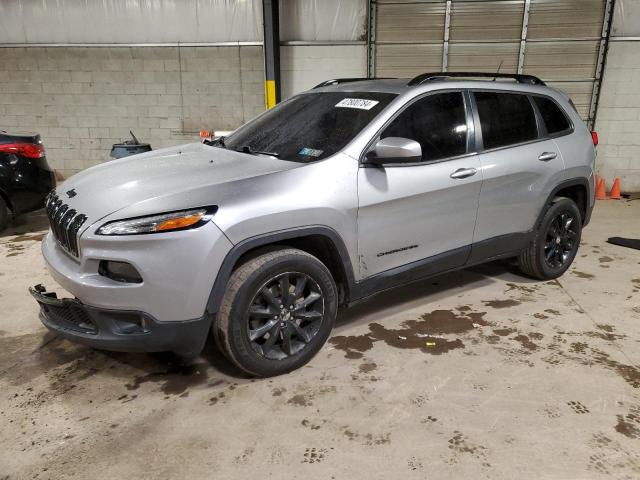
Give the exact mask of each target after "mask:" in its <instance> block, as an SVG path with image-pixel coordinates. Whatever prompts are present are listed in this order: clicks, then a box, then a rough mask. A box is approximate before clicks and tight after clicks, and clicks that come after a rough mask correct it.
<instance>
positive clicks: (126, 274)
mask: <svg viewBox="0 0 640 480" xmlns="http://www.w3.org/2000/svg"><path fill="white" fill-rule="evenodd" d="M98 273H99V274H100V275H102V276H103V277H107V278H110V279H111V280H115V281H116V282H123V283H142V277H141V276H140V274H139V273H138V271H137V270H136V269H135V267H134V266H133V265H131V264H130V263H127V262H116V261H112V260H100V266H99V267H98Z"/></svg>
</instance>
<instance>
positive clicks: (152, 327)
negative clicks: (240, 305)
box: [29, 285, 212, 356]
mask: <svg viewBox="0 0 640 480" xmlns="http://www.w3.org/2000/svg"><path fill="white" fill-rule="evenodd" d="M29 293H31V295H32V296H33V298H35V300H36V301H37V302H38V303H39V304H40V321H41V322H42V323H43V324H44V326H45V327H47V328H48V329H49V330H51V331H52V332H55V333H57V334H58V335H60V336H61V337H64V338H67V339H69V340H72V341H74V342H78V343H82V344H84V345H88V346H90V347H94V348H101V349H104V350H113V351H120V352H164V351H172V352H175V353H177V354H179V355H184V356H192V355H198V354H199V353H200V352H201V351H202V349H203V348H204V345H205V342H206V340H207V337H208V333H209V329H210V328H211V321H212V316H211V315H208V314H205V315H203V316H202V317H200V318H196V319H193V320H185V321H176V322H158V321H157V320H156V319H155V318H153V317H152V316H151V315H149V314H147V313H144V312H139V311H132V310H111V309H104V308H97V307H92V306H90V305H85V304H83V303H82V302H80V301H79V300H76V299H72V298H61V299H59V298H57V297H56V295H55V293H52V292H46V290H45V289H44V288H43V287H42V286H41V285H38V286H36V287H33V288H29ZM50 307H53V308H60V309H73V310H75V312H76V314H77V313H78V312H82V314H83V315H85V316H88V317H89V319H90V320H91V323H92V324H93V325H95V326H96V327H97V332H95V333H85V332H82V331H79V330H76V329H71V328H69V327H68V325H63V324H61V323H60V322H59V321H56V318H55V316H54V315H51V314H50V313H49V312H48V309H49V308H50ZM134 318H138V319H143V320H144V325H145V330H144V331H137V332H129V333H128V332H127V329H126V327H124V326H126V325H130V324H131V320H132V319H134Z"/></svg>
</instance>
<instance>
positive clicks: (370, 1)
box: [367, 0, 377, 78]
mask: <svg viewBox="0 0 640 480" xmlns="http://www.w3.org/2000/svg"><path fill="white" fill-rule="evenodd" d="M376 15H377V5H376V2H375V0H367V78H374V77H375V76H376Z"/></svg>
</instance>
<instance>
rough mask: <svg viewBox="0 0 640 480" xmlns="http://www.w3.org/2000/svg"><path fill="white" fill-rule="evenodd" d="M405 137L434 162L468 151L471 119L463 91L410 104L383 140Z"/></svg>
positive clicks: (425, 159)
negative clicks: (465, 106)
mask: <svg viewBox="0 0 640 480" xmlns="http://www.w3.org/2000/svg"><path fill="white" fill-rule="evenodd" d="M387 137H403V138H408V139H411V140H415V141H416V142H418V143H419V144H420V146H421V147H422V160H423V161H431V160H439V159H442V158H447V157H454V156H456V155H462V154H464V153H466V152H467V120H466V115H465V109H464V98H463V96H462V93H461V92H446V93H436V94H433V95H427V96H426V97H424V98H422V99H420V100H417V101H416V102H414V103H412V104H411V105H409V106H408V107H407V108H406V109H405V110H404V111H403V112H402V113H400V115H398V117H396V119H395V120H394V121H393V122H392V123H391V124H390V125H389V126H388V127H387V128H386V129H385V130H384V132H382V135H381V138H387Z"/></svg>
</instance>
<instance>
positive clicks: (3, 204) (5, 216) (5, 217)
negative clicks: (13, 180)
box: [0, 197, 11, 232]
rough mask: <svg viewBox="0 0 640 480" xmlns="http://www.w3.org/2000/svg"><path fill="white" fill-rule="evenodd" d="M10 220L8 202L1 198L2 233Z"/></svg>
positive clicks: (0, 222)
mask: <svg viewBox="0 0 640 480" xmlns="http://www.w3.org/2000/svg"><path fill="white" fill-rule="evenodd" d="M10 218H11V214H10V212H9V207H7V204H6V202H5V201H4V200H3V199H2V197H0V232H2V231H3V230H4V229H5V228H7V225H9V219H10Z"/></svg>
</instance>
